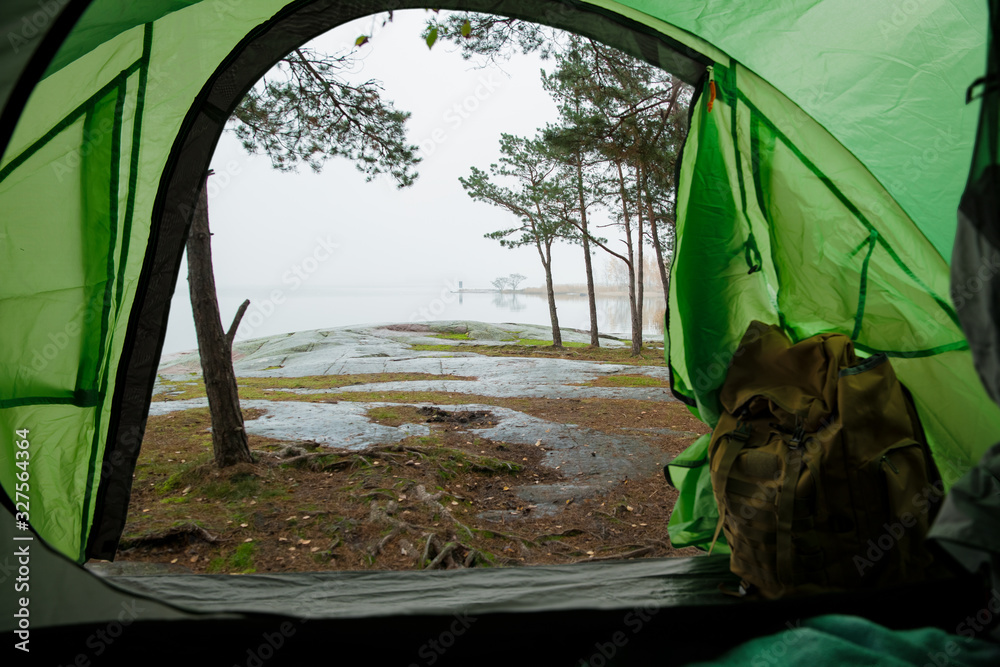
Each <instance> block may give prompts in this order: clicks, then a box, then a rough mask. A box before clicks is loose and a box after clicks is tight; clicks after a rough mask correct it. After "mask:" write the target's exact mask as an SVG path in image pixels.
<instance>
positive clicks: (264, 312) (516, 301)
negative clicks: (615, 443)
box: [163, 288, 663, 354]
mask: <svg viewBox="0 0 1000 667" xmlns="http://www.w3.org/2000/svg"><path fill="white" fill-rule="evenodd" d="M654 294H657V293H654ZM186 297H187V295H186V294H178V295H176V296H175V298H174V301H173V303H172V304H171V311H170V323H169V325H168V327H167V339H166V342H165V343H164V347H163V353H164V354H171V353H174V352H180V351H184V350H191V349H196V348H197V346H198V343H197V340H196V338H195V331H194V320H193V319H192V317H191V306H190V304H189V303H188V300H187V298H186ZM243 299H250V302H251V305H250V308H249V309H248V310H247V314H246V316H245V317H244V318H243V322H242V324H241V325H240V329H239V331H238V333H237V336H236V338H237V340H246V339H249V338H259V337H262V336H271V335H274V334H280V333H288V332H292V331H308V330H310V329H323V328H331V327H340V326H349V325H353V324H376V323H389V322H411V321H425V320H476V321H480V322H516V323H519V324H540V325H548V324H549V308H548V302H547V301H546V299H545V296H544V295H540V294H516V295H514V294H510V293H507V294H503V295H501V294H497V293H461V294H457V293H453V292H451V291H449V290H448V289H437V290H434V289H413V288H410V289H407V288H401V289H393V288H366V289H359V288H325V289H322V290H320V289H311V290H306V289H300V290H297V291H294V292H288V291H285V292H280V291H279V292H274V291H271V290H263V289H262V290H259V291H255V290H241V291H225V290H223V291H220V293H219V307H220V309H221V311H222V320H223V322H224V323H225V325H226V327H227V328H228V326H229V323H230V322H232V318H233V315H234V314H235V312H236V308H237V307H238V306H239V304H240V303H241V302H242V301H243ZM556 308H557V312H558V315H559V325H560V326H561V327H563V328H572V329H588V328H589V325H590V315H589V312H588V310H587V297H586V295H579V296H570V295H560V296H557V297H556ZM643 320H644V323H643V333H645V334H649V335H653V334H661V333H662V332H663V299H662V297H661V298H659V299H655V298H652V299H645V303H644V306H643ZM597 326H598V329H599V330H600V332H601V333H606V334H623V335H624V336H625V337H627V336H628V332H629V329H630V319H629V308H628V298H627V297H624V296H620V297H619V296H613V297H609V296H598V297H597Z"/></svg>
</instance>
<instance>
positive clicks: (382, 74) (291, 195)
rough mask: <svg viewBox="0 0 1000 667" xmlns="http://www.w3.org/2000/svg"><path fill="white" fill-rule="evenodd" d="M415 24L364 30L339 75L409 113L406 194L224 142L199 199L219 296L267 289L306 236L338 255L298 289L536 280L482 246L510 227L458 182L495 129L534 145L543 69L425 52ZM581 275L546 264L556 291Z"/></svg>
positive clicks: (303, 253)
mask: <svg viewBox="0 0 1000 667" xmlns="http://www.w3.org/2000/svg"><path fill="white" fill-rule="evenodd" d="M426 16H427V14H426V12H425V11H424V10H411V11H406V12H396V13H395V18H394V20H393V22H392V23H390V24H388V25H387V26H386V27H385V28H379V27H378V25H380V23H381V21H378V22H377V23H376V31H375V35H374V37H373V39H372V41H371V42H370V43H369V44H368V45H365V46H363V47H361V48H360V49H359V52H360V54H361V56H362V59H361V60H360V61H359V66H358V68H357V71H356V72H354V73H353V74H352V78H353V80H354V81H357V82H360V81H364V80H367V79H377V80H380V81H382V82H383V84H384V88H385V96H386V97H387V98H388V99H391V100H393V101H394V102H395V104H396V106H397V108H399V109H401V110H406V111H410V112H412V114H413V115H412V117H411V118H410V120H409V122H408V132H409V138H410V140H411V142H412V143H415V144H417V145H419V146H420V147H421V150H420V154H421V156H422V158H423V161H422V162H421V163H420V165H419V167H418V168H419V173H420V176H419V178H418V179H417V182H416V184H415V185H413V186H411V187H409V188H405V189H403V190H398V189H396V187H395V186H394V185H392V184H391V183H390V182H389V181H388V180H387V179H386V180H377V181H373V182H371V183H366V182H365V177H364V175H363V174H361V173H360V172H359V171H357V170H356V169H355V167H354V165H353V163H351V162H350V161H348V160H346V159H343V158H340V159H336V160H332V161H330V162H329V163H327V166H326V167H325V168H324V170H323V171H322V173H320V174H314V173H312V172H311V170H309V169H308V168H304V169H301V170H299V172H298V173H281V172H278V171H275V170H274V169H272V168H271V164H270V160H269V159H268V158H267V157H265V156H249V155H247V153H246V152H245V151H244V150H243V149H242V147H241V146H240V145H239V142H237V141H236V139H235V137H234V135H233V134H232V133H231V132H227V133H226V134H225V136H224V137H223V139H222V142H221V143H220V145H219V148H218V150H217V152H216V155H215V160H214V163H213V168H214V169H215V171H216V174H217V175H216V176H215V177H214V183H213V185H212V187H211V188H210V191H209V192H210V195H211V199H210V215H211V225H212V231H213V232H214V234H215V235H214V236H213V239H212V246H213V253H214V259H215V268H216V276H217V280H218V283H219V287H220V289H221V288H224V287H240V286H265V285H271V284H275V285H279V286H280V284H281V283H282V278H283V276H284V277H285V278H286V280H287V272H288V271H289V270H290V269H293V268H294V267H295V266H296V265H297V264H300V263H301V262H302V261H303V260H304V259H305V258H306V257H308V256H310V255H312V254H313V252H314V251H315V250H316V248H317V246H318V243H317V239H320V238H322V239H324V242H325V243H329V242H331V241H332V242H335V243H337V244H338V245H339V248H338V249H337V251H336V252H335V254H334V256H333V257H332V258H331V259H330V261H327V262H324V263H323V265H322V266H321V267H320V269H319V270H317V271H315V273H314V274H313V275H311V276H310V284H309V286H310V287H319V286H321V285H324V284H329V285H337V286H345V285H373V286H385V287H393V286H400V285H408V286H413V285H417V284H420V285H426V286H428V287H437V286H442V285H444V284H445V283H446V282H447V281H453V280H462V281H464V283H465V286H466V287H484V288H485V287H488V286H489V283H490V281H491V280H492V279H493V278H495V277H496V276H498V275H505V274H508V273H511V272H513V271H517V272H519V273H522V274H524V275H526V276H528V280H527V281H526V284H527V285H542V284H543V283H544V274H543V273H542V268H541V264H540V262H539V261H538V255H537V253H536V252H535V251H534V249H531V248H526V249H521V250H507V249H504V248H501V247H500V245H499V244H498V243H497V242H496V241H492V240H488V239H484V238H483V234H485V233H487V232H490V231H494V230H496V229H499V228H501V227H503V226H505V225H509V224H510V223H511V222H512V221H513V218H512V216H511V215H510V214H509V213H505V212H503V211H501V210H500V209H497V208H495V207H492V206H489V205H486V204H483V203H476V202H473V201H472V200H471V199H470V198H469V197H468V196H467V195H466V194H465V191H464V190H463V189H462V187H461V185H460V184H459V182H458V178H459V176H466V175H468V173H469V169H470V167H471V166H473V165H475V166H478V167H480V168H484V169H485V168H487V167H488V166H489V165H490V163H491V162H494V161H496V160H497V158H498V157H499V152H498V142H499V138H500V133H501V132H509V133H513V134H519V135H534V134H535V132H536V130H537V129H538V128H540V127H543V126H544V125H545V124H546V123H547V122H551V121H554V120H555V119H556V115H557V114H556V109H555V104H554V103H553V102H552V100H551V98H550V97H549V96H548V94H547V93H545V92H544V90H542V86H541V82H540V79H539V69H540V68H541V67H543V66H545V67H548V68H551V67H552V65H553V63H552V61H542V60H539V59H537V58H534V57H528V56H518V57H515V58H513V59H512V60H510V61H508V62H506V63H505V64H504V65H503V70H502V71H501V70H500V69H498V68H496V67H491V68H487V69H477V68H476V67H475V63H473V62H470V61H466V60H463V59H462V58H461V56H460V55H459V53H458V52H457V50H456V48H455V47H454V46H453V45H451V44H447V43H444V42H439V43H438V44H436V45H435V47H434V48H433V49H428V48H427V45H426V44H425V43H424V41H423V40H422V39H421V38H420V33H421V27H422V25H423V22H424V20H425V18H426ZM372 24H373V21H372V19H371V18H369V19H362V20H360V21H356V22H353V23H351V24H347V25H344V26H341V27H339V28H337V29H335V30H333V31H331V32H330V33H327V34H326V35H324V36H323V37H321V38H319V39H317V40H315V41H314V42H313V44H311V46H314V47H315V48H317V49H322V50H325V51H327V52H336V51H340V50H343V49H348V48H350V47H351V46H352V45H353V43H354V40H355V39H356V38H357V37H358V35H360V34H370V33H371V32H372V27H373V26H372ZM319 245H322V244H319ZM321 254H322V253H321ZM582 265H583V262H582V257H580V250H579V249H578V248H576V247H570V246H566V248H565V249H564V251H563V252H562V253H561V254H560V256H559V257H557V259H556V261H555V262H554V267H555V272H556V279H557V281H558V282H571V281H572V282H581V281H582V280H583V269H582Z"/></svg>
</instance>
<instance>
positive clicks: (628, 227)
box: [615, 162, 642, 357]
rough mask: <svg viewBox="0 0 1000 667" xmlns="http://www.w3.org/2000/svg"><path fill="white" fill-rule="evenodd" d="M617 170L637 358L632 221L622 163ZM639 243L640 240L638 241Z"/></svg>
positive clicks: (638, 329) (638, 324)
mask: <svg viewBox="0 0 1000 667" xmlns="http://www.w3.org/2000/svg"><path fill="white" fill-rule="evenodd" d="M615 166H616V167H617V168H618V187H619V193H620V195H621V199H622V221H623V222H624V226H625V245H626V247H627V248H628V261H627V262H625V264H626V265H627V266H628V305H629V312H630V313H631V314H632V356H633V357H637V356H639V352H640V351H641V350H642V320H639V321H638V322H636V318H637V316H638V306H637V304H636V301H635V289H636V285H635V248H634V247H633V244H632V219H631V218H630V217H629V214H628V191H627V190H626V188H625V173H624V172H623V171H622V163H621V162H615ZM639 241H640V243H641V242H642V239H639Z"/></svg>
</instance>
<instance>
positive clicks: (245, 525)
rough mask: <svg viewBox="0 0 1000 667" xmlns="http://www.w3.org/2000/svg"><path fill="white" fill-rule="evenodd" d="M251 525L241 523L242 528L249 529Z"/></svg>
mask: <svg viewBox="0 0 1000 667" xmlns="http://www.w3.org/2000/svg"><path fill="white" fill-rule="evenodd" d="M249 525H250V524H248V523H241V524H240V528H246V527H247V526H249Z"/></svg>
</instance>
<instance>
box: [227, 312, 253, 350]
mask: <svg viewBox="0 0 1000 667" xmlns="http://www.w3.org/2000/svg"><path fill="white" fill-rule="evenodd" d="M249 306H250V299H247V300H246V301H244V302H243V303H242V304H240V308H239V310H237V311H236V317H234V318H233V323H232V324H231V325H230V327H229V331H227V332H226V345H228V346H229V351H230V352H232V351H233V339H234V338H236V330H237V329H239V328H240V322H242V321H243V315H245V314H246V312H247V308H248V307H249Z"/></svg>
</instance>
